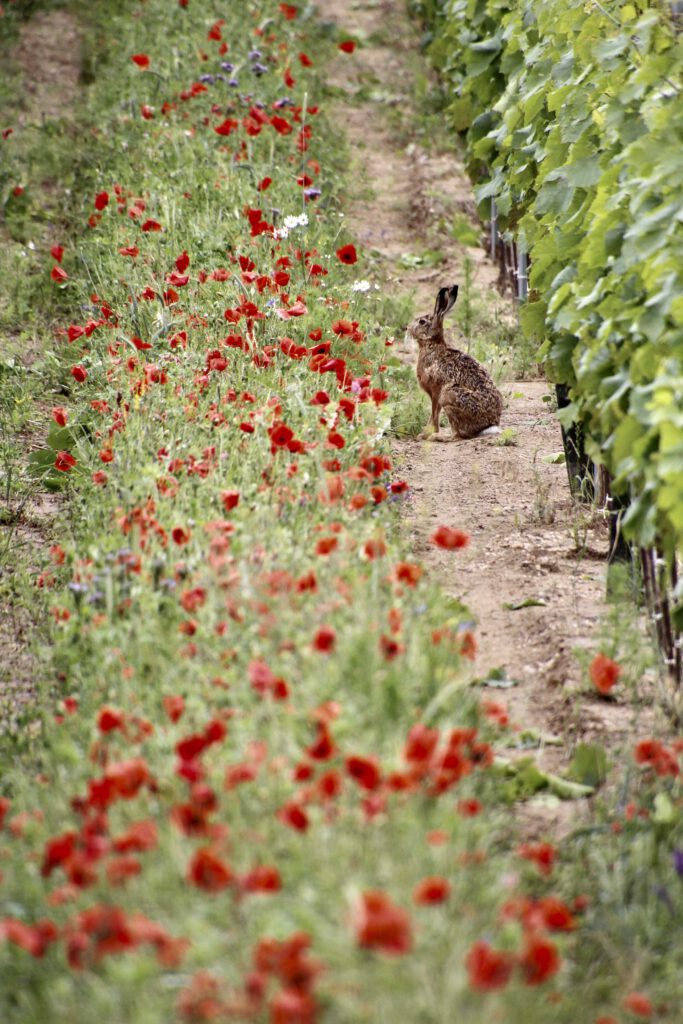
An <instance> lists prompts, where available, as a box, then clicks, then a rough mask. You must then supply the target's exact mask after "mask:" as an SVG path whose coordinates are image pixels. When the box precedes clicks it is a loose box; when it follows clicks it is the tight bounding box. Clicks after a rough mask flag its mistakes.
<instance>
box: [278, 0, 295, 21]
mask: <svg viewBox="0 0 683 1024" xmlns="http://www.w3.org/2000/svg"><path fill="white" fill-rule="evenodd" d="M298 13H299V8H298V7H295V6H294V4H280V14H282V16H283V17H284V18H286V19H287V21H293V20H294V19H295V18H296V16H297V14H298Z"/></svg>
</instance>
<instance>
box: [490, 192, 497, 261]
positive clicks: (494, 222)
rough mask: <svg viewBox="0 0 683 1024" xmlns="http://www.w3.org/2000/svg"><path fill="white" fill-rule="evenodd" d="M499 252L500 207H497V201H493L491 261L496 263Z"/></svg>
mask: <svg viewBox="0 0 683 1024" xmlns="http://www.w3.org/2000/svg"><path fill="white" fill-rule="evenodd" d="M497 250H498V207H497V206H496V200H495V199H492V200H491V259H492V260H493V261H494V263H495V261H496V253H497Z"/></svg>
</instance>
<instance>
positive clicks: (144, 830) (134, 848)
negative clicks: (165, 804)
mask: <svg viewBox="0 0 683 1024" xmlns="http://www.w3.org/2000/svg"><path fill="white" fill-rule="evenodd" d="M157 841H158V832H157V827H156V824H155V823H154V821H152V819H151V818H146V819H144V820H143V821H136V822H134V823H133V824H132V825H130V826H129V827H128V828H127V829H126V831H125V832H123V833H122V834H121V835H120V836H116V838H114V839H112V847H113V849H114V850H116V852H117V853H144V852H145V851H147V850H153V849H154V847H155V846H156V845H157Z"/></svg>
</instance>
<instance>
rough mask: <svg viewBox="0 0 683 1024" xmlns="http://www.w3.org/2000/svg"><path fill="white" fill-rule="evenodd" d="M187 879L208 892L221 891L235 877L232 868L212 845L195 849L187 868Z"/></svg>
mask: <svg viewBox="0 0 683 1024" xmlns="http://www.w3.org/2000/svg"><path fill="white" fill-rule="evenodd" d="M187 879H188V881H189V882H191V883H192V884H193V885H196V886H197V887H198V888H199V889H204V890H205V891H206V892H220V890H221V889H225V888H227V886H229V885H230V884H231V883H232V882H233V881H234V879H235V876H234V874H233V872H232V870H231V868H230V867H229V866H228V865H227V864H226V863H225V862H224V861H222V860H221V858H220V857H219V856H218V854H217V853H215V852H214V851H213V850H212V849H211V848H210V847H202V848H201V849H199V850H196V851H195V854H194V856H193V857H192V860H191V861H190V864H189V867H188V869H187Z"/></svg>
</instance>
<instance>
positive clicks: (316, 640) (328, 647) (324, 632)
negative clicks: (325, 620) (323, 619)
mask: <svg viewBox="0 0 683 1024" xmlns="http://www.w3.org/2000/svg"><path fill="white" fill-rule="evenodd" d="M336 642H337V634H336V633H335V631H334V629H333V628H332V626H320V628H319V629H317V630H316V632H315V636H314V637H313V647H314V649H315V650H316V651H320V652H321V654H329V653H330V652H331V651H333V650H334V645H335V643H336Z"/></svg>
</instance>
